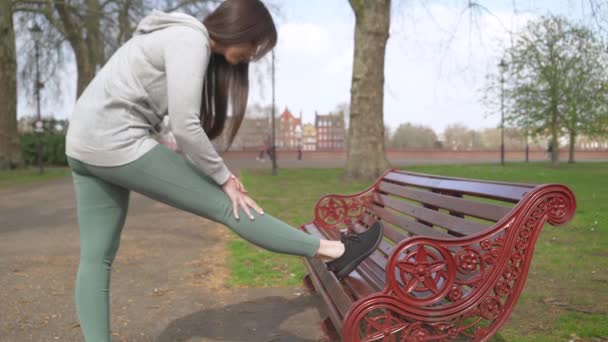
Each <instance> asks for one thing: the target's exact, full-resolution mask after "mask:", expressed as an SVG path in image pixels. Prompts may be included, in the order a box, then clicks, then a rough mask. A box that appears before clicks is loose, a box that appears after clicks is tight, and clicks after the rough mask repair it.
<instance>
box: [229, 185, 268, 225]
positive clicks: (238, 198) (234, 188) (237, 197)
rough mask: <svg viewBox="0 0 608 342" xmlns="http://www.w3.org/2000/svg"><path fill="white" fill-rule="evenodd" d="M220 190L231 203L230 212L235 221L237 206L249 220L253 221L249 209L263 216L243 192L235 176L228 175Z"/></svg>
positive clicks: (237, 213) (262, 212) (260, 209)
mask: <svg viewBox="0 0 608 342" xmlns="http://www.w3.org/2000/svg"><path fill="white" fill-rule="evenodd" d="M222 190H224V192H225V193H226V194H227V195H228V197H229V198H230V201H232V211H233V213H234V217H235V218H236V219H237V220H238V219H239V211H238V207H239V206H241V208H243V210H245V212H246V213H247V215H248V216H249V218H250V219H251V220H253V215H251V212H250V211H249V207H252V208H254V209H255V210H256V211H257V212H258V213H260V215H264V211H263V210H262V208H260V207H259V206H258V205H257V203H255V201H254V200H252V199H251V197H249V196H248V195H247V190H245V187H244V186H243V183H241V181H240V180H239V179H238V178H237V177H236V176H235V175H230V177H229V178H228V181H226V183H224V184H222Z"/></svg>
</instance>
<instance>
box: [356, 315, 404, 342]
mask: <svg viewBox="0 0 608 342" xmlns="http://www.w3.org/2000/svg"><path fill="white" fill-rule="evenodd" d="M364 320H365V322H366V323H367V328H366V329H365V337H364V338H363V339H362V340H361V342H368V341H369V342H371V341H376V340H378V339H380V338H384V337H388V336H391V335H393V334H395V333H398V332H399V331H401V330H403V329H405V328H406V327H407V326H408V324H409V323H407V322H405V323H404V322H401V320H399V319H398V318H397V317H395V316H394V315H391V311H390V310H389V309H386V314H384V315H381V316H374V317H367V316H366V317H365V319H364ZM380 321H382V322H380ZM371 328H374V329H375V331H371Z"/></svg>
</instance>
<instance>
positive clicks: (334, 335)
mask: <svg viewBox="0 0 608 342" xmlns="http://www.w3.org/2000/svg"><path fill="white" fill-rule="evenodd" d="M321 329H322V330H323V333H324V334H325V336H324V337H323V339H322V341H323V342H339V341H340V335H339V334H338V331H336V328H335V327H334V324H333V323H332V321H331V319H330V318H329V317H327V318H325V319H324V320H323V322H321Z"/></svg>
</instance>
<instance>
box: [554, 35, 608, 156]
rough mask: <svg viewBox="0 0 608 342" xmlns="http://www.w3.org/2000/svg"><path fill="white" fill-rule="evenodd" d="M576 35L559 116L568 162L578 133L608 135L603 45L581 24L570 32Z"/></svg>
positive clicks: (604, 48)
mask: <svg viewBox="0 0 608 342" xmlns="http://www.w3.org/2000/svg"><path fill="white" fill-rule="evenodd" d="M572 34H573V35H576V36H577V37H578V41H577V43H578V45H577V46H575V47H574V50H575V51H576V52H577V56H576V57H575V58H576V60H575V62H574V63H573V65H572V68H571V69H570V70H568V71H569V74H567V75H565V82H564V87H565V91H564V95H565V98H564V104H563V108H562V111H563V120H564V125H565V129H566V131H567V133H568V137H569V145H570V146H569V147H570V148H569V153H568V162H569V163H574V146H575V144H576V139H577V137H578V136H579V135H580V134H583V135H587V136H590V137H594V136H602V135H604V136H608V134H606V132H608V125H606V123H607V120H606V117H607V116H608V112H607V109H608V108H607V104H608V101H607V95H608V94H607V91H608V77H607V76H606V72H607V71H608V68H607V67H608V63H607V62H608V58H607V57H608V56H607V54H606V47H605V46H604V45H603V44H602V43H601V42H600V41H599V40H598V39H597V38H596V37H595V36H594V35H593V33H592V32H591V31H590V30H588V29H586V28H584V27H578V28H575V29H574V30H573V32H572Z"/></svg>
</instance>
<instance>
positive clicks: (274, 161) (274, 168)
mask: <svg viewBox="0 0 608 342" xmlns="http://www.w3.org/2000/svg"><path fill="white" fill-rule="evenodd" d="M274 71H275V67H274V49H272V114H271V117H272V148H271V151H272V155H271V156H270V158H272V174H273V175H276V174H277V157H276V156H277V148H276V146H275V143H274V142H275V136H274V132H275V130H274V113H275V108H274Z"/></svg>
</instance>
